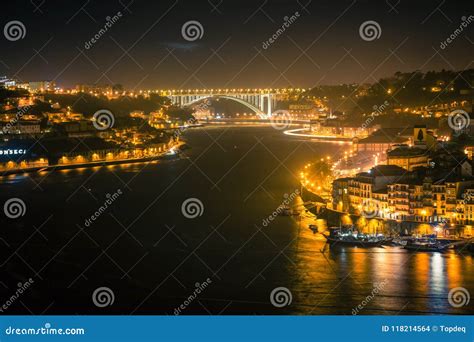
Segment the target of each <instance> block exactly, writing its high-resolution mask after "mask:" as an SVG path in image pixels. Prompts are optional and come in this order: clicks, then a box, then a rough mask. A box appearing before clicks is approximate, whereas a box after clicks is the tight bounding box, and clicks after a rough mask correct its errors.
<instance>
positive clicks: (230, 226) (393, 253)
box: [1, 128, 474, 315]
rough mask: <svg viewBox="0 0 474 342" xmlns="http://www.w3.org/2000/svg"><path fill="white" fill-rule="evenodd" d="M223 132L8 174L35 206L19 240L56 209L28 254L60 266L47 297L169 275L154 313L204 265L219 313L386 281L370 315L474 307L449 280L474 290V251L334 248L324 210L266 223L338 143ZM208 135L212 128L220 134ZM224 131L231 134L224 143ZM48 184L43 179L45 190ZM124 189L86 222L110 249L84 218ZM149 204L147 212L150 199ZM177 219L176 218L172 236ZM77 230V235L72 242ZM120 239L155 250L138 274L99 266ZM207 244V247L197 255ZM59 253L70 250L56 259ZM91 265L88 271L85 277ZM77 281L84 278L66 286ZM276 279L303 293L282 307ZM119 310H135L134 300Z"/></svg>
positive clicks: (357, 296) (137, 290) (298, 304)
mask: <svg viewBox="0 0 474 342" xmlns="http://www.w3.org/2000/svg"><path fill="white" fill-rule="evenodd" d="M222 132H223V129H222V128H219V129H216V128H213V129H209V130H206V131H205V130H196V131H191V130H190V131H189V133H187V134H188V135H189V141H190V145H191V146H192V148H191V149H190V150H187V151H186V157H185V158H183V159H179V160H175V161H174V160H171V161H169V160H163V161H158V162H153V163H149V164H147V163H138V164H124V165H115V166H110V167H94V168H91V169H77V170H63V171H60V172H53V173H51V172H42V173H40V174H30V175H28V176H26V175H16V176H8V177H5V178H3V179H2V185H4V187H3V188H2V193H1V196H2V199H3V200H5V199H6V198H9V197H13V196H15V197H21V198H23V199H25V201H26V204H27V208H28V209H27V215H25V217H24V219H25V221H21V220H18V221H16V222H15V225H11V223H10V222H9V224H10V226H8V227H9V228H11V227H17V225H18V226H20V228H21V229H16V228H15V229H6V230H5V239H6V240H8V242H9V244H10V246H11V250H13V251H14V250H15V247H17V246H16V245H15V243H18V245H20V244H21V242H22V241H24V240H25V239H27V238H28V237H29V236H31V234H32V233H34V230H33V228H32V227H33V226H36V227H39V226H40V225H41V224H42V222H45V221H46V220H47V218H48V217H49V216H50V215H53V216H52V218H51V219H50V220H49V221H47V224H45V225H44V227H42V228H41V232H42V233H43V234H44V235H45V236H46V237H47V238H48V240H47V241H46V240H44V239H43V238H42V237H41V236H36V238H35V239H32V240H31V241H30V242H29V243H28V244H27V246H26V247H27V248H24V250H20V252H19V253H20V254H22V256H23V257H25V256H26V255H28V256H29V259H28V261H29V262H31V263H32V264H33V267H34V268H35V269H41V268H42V267H43V266H44V265H47V267H46V268H45V269H44V270H45V271H44V272H48V277H45V281H44V282H41V283H40V282H38V284H37V285H35V289H36V291H37V292H36V294H38V297H40V298H44V300H45V301H47V300H49V299H50V298H51V293H53V294H54V296H56V295H57V294H60V296H59V295H58V296H57V297H59V299H57V298H55V299H56V302H55V303H56V304H55V306H54V307H53V308H52V310H53V311H51V312H55V311H54V310H55V309H56V308H58V307H60V306H61V305H63V307H65V308H68V307H70V303H69V302H67V301H65V302H61V299H63V298H67V299H70V298H76V297H78V298H80V300H79V299H78V301H79V303H78V305H79V306H78V307H80V305H82V303H85V302H90V293H91V291H90V290H93V289H94V288H96V287H97V286H103V284H104V283H108V282H109V283H110V284H113V285H114V289H116V290H117V293H119V294H120V296H119V297H120V303H124V304H122V305H123V306H124V307H126V308H128V307H134V306H136V305H137V303H140V302H141V301H143V299H144V298H145V297H146V295H147V294H149V292H150V291H151V290H152V289H154V288H155V287H156V286H157V284H160V283H161V282H163V284H164V285H163V287H164V288H160V289H159V291H157V292H156V294H155V295H154V296H152V297H150V299H149V300H148V301H145V304H144V306H145V305H147V307H146V310H147V311H143V312H146V313H159V314H166V313H168V314H169V313H172V310H173V308H174V307H176V306H177V305H179V304H180V303H182V301H183V298H186V297H187V296H188V295H189V288H192V287H193V286H194V284H195V283H196V281H202V278H203V275H205V276H206V277H207V276H213V273H212V272H211V271H210V269H211V270H213V271H215V272H217V276H219V279H218V278H217V277H216V278H215V279H213V285H212V287H210V288H209V290H206V298H202V300H203V304H205V305H206V307H208V308H210V309H211V311H213V312H219V311H220V310H222V308H223V307H224V306H225V305H227V304H228V305H229V306H228V307H227V309H226V310H225V313H233V314H253V313H257V314H261V313H270V314H273V313H275V314H281V313H288V314H345V315H350V314H351V313H352V310H353V308H354V307H357V305H359V304H360V303H362V302H363V300H364V299H366V297H367V296H368V295H370V294H371V292H372V291H373V289H374V287H375V286H377V285H378V284H382V283H383V286H382V287H380V292H379V293H378V294H377V295H376V296H375V297H374V298H373V299H371V300H370V301H368V303H367V304H366V305H365V306H364V308H363V309H362V310H361V311H360V313H359V314H398V313H400V314H418V313H420V314H422V313H453V314H456V313H464V314H465V313H471V314H472V313H473V312H474V311H473V309H472V303H471V305H470V306H466V307H462V308H459V309H454V308H452V307H451V306H450V305H449V304H448V301H447V294H448V292H449V290H450V289H451V288H453V287H457V286H462V287H466V288H467V289H468V290H469V291H470V292H471V294H473V295H474V266H473V260H472V255H471V254H468V253H465V255H459V254H457V253H456V252H454V251H447V252H446V253H443V254H440V253H417V252H408V251H406V250H403V249H401V248H398V247H384V248H370V249H364V248H332V247H330V246H328V245H327V244H326V241H325V239H324V237H323V236H322V235H321V234H313V232H312V231H311V230H310V229H309V228H308V226H309V224H316V225H317V226H318V228H319V230H320V231H323V230H325V229H326V223H325V221H324V220H316V221H315V220H314V218H312V217H310V216H309V215H308V216H304V217H302V218H301V220H299V219H296V218H295V217H283V216H279V217H277V218H275V220H273V221H272V222H271V224H270V225H269V226H268V227H265V228H262V227H261V222H262V220H263V219H264V218H266V217H268V216H269V215H271V213H272V212H273V211H274V210H275V209H276V208H277V207H278V205H280V204H281V203H282V200H283V195H284V194H288V193H291V192H292V191H294V189H297V188H299V184H298V177H297V174H296V173H297V170H299V169H300V167H301V166H302V165H303V164H304V163H306V162H307V161H309V160H310V159H311V158H315V157H317V156H318V154H323V153H324V154H327V153H334V154H335V153H337V152H338V150H337V146H334V144H331V145H330V146H328V145H318V144H314V145H308V144H306V143H304V142H301V141H294V140H289V138H288V137H284V136H282V135H281V132H276V131H275V130H273V129H271V128H266V129H263V128H259V129H231V130H229V131H228V132H227V133H226V134H223V135H222V136H221V133H222ZM209 134H213V136H212V139H211V138H210V137H209ZM256 138H258V140H257V139H256ZM214 139H219V140H218V144H216V143H215V142H214ZM260 139H261V143H258V141H260ZM269 150H270V151H271V153H269ZM204 151H207V152H206V153H204V154H203V152H204ZM249 151H251V152H249ZM321 151H324V152H321ZM186 158H189V160H188V159H186ZM283 160H284V161H285V163H284V166H282V164H281V161H283ZM190 161H192V163H191V162H190ZM203 173H204V174H203ZM30 177H31V178H30ZM211 181H212V182H214V183H218V184H217V186H214V184H213V183H211ZM36 183H40V188H35V184H36ZM124 183H126V184H128V186H129V187H130V189H128V188H127V187H125V185H124ZM170 185H172V186H170ZM117 188H121V189H124V190H125V191H124V194H123V195H122V196H121V197H120V198H119V199H118V200H117V201H116V202H114V204H113V205H112V206H111V207H110V208H108V209H107V212H106V214H104V215H102V216H101V217H100V218H99V219H98V220H97V221H96V222H94V225H93V226H92V227H91V228H90V229H88V230H87V232H88V234H90V236H91V238H93V239H94V240H95V241H96V242H97V243H98V244H99V246H100V247H98V246H97V245H95V244H94V243H93V242H92V241H91V240H90V239H88V237H87V236H85V235H83V234H79V235H78V237H79V238H77V239H75V238H74V236H75V234H78V228H77V224H79V225H83V223H84V219H85V218H86V217H88V216H90V214H92V213H94V212H95V211H96V210H97V208H98V206H99V205H101V204H102V203H103V201H104V198H105V194H107V193H113V192H115V191H116V190H117ZM91 194H93V196H91ZM189 197H197V198H199V199H200V200H201V201H202V202H203V203H204V207H205V210H204V214H203V215H202V216H201V217H199V218H197V219H195V220H189V219H186V218H185V217H183V215H182V212H181V203H183V201H184V200H185V199H186V198H189ZM147 207H149V210H144V208H147ZM108 214H112V215H113V216H114V218H112V217H110V215H108ZM115 218H116V219H117V220H118V222H120V224H122V225H123V226H124V227H127V228H128V232H129V233H130V234H133V237H135V238H136V239H137V240H138V241H139V242H140V244H141V245H140V244H139V243H137V241H135V239H134V238H132V237H131V236H130V234H124V237H122V238H121V239H119V240H117V242H114V240H115V239H116V238H117V236H119V234H121V233H122V232H123V229H122V227H121V225H120V224H119V223H118V222H117V221H116V220H115ZM129 226H130V227H129ZM167 227H174V228H173V233H170V231H169V229H168V228H167ZM258 227H260V228H262V229H261V231H258ZM216 228H217V229H218V230H217V232H215V231H214V230H215V229H216ZM174 234H176V235H174ZM208 236H209V238H208V240H206V241H205V243H203V244H202V245H200V244H201V243H202V241H203V240H204V239H206V238H207V237H208ZM73 238H74V239H73ZM178 238H179V239H178ZM70 239H72V240H71V241H72V242H71V243H70V244H69V245H67V246H66V247H65V248H64V249H62V247H63V246H64V245H65V243H67V242H68V241H69V240H70ZM180 240H182V241H180ZM158 241H161V242H160V243H158V244H157V245H155V244H156V243H157V242H158ZM112 242H114V244H113V248H111V249H110V251H108V254H109V255H110V257H111V258H113V260H114V262H116V263H117V265H120V267H121V268H122V269H125V270H128V269H129V268H130V267H132V266H133V265H134V264H135V263H136V262H137V261H138V260H141V259H140V258H141V257H142V256H143V255H144V254H145V253H148V254H146V257H145V258H144V259H143V260H142V261H139V262H138V265H137V266H136V268H134V270H133V272H132V273H131V276H130V278H128V277H127V276H124V274H123V273H122V272H121V270H120V269H119V268H118V267H117V266H116V265H115V264H111V261H110V259H108V258H106V257H104V258H99V261H98V262H96V263H92V262H93V261H94V260H95V259H96V258H97V257H98V255H100V254H101V252H102V250H103V248H106V247H107V246H108V245H109V244H111V243H112ZM183 242H184V244H183ZM286 246H288V248H286ZM195 248H198V250H197V251H196V253H197V254H198V256H199V258H197V257H193V255H192V253H191V252H192V251H193V250H194V249H195ZM284 248H286V249H284ZM59 250H61V253H59V255H58V257H57V258H55V259H54V260H53V261H51V262H49V260H51V257H52V256H54V255H55V254H56V252H57V251H59ZM4 252H10V249H4ZM190 254H191V257H190V258H189V259H186V262H185V263H184V264H183V266H182V267H179V268H178V271H177V273H176V278H177V279H179V281H180V282H181V283H183V285H185V287H182V286H180V285H179V284H177V283H176V281H175V280H174V279H172V278H171V279H170V276H169V275H170V273H171V272H172V271H173V270H174V269H175V268H176V267H177V266H178V265H179V264H180V263H181V262H182V261H183V260H184V259H185V258H186V257H187V256H188V255H190ZM30 259H34V260H30ZM11 262H12V263H14V264H12V265H9V269H10V270H17V269H19V270H22V269H23V268H24V264H23V262H22V261H21V260H20V259H18V260H17V259H15V258H13V259H11ZM204 263H205V264H204ZM84 269H86V270H87V271H86V272H85V274H84V277H79V278H78V276H79V275H80V274H81V272H82V271H83V270H84ZM29 271H30V270H28V269H27V270H26V274H29ZM13 273H15V272H13ZM42 275H43V274H42ZM10 276H11V277H12V278H13V279H12V281H11V283H12V284H16V283H17V282H18V279H16V278H14V277H15V276H16V274H13V275H10ZM76 278H77V279H78V281H77V282H76V283H74V285H73V286H71V287H70V288H68V286H69V285H70V283H71V282H72V281H73V280H74V279H76ZM214 280H215V281H214ZM2 281H3V280H2ZM9 283H10V282H9ZM278 286H286V287H288V288H289V289H290V290H291V292H292V293H293V303H292V304H291V305H290V306H289V307H286V308H282V309H278V310H277V309H276V308H274V307H273V306H272V305H271V304H270V302H269V300H268V298H269V294H270V292H271V291H272V290H273V289H274V288H275V287H278ZM42 287H43V288H42ZM131 289H133V290H131ZM40 290H42V291H43V292H42V291H40ZM69 291H72V293H73V295H70V293H69ZM54 296H53V297H54ZM211 299H215V300H218V301H221V302H219V303H222V306H218V305H216V307H213V306H212V305H213V303H215V302H212V301H211ZM206 300H207V301H206ZM50 302H51V301H48V302H47V303H44V306H46V305H48V304H49V303H50ZM230 302H232V303H231V304H229V303H230ZM239 303H241V304H239ZM26 304H27V305H28V307H30V305H34V303H26ZM76 304H77V303H76ZM44 306H40V307H44ZM144 309H145V308H144ZM58 310H59V309H58ZM192 310H194V311H191V309H190V311H189V313H206V312H204V311H203V308H202V306H200V305H197V306H196V307H195V308H194V309H192ZM59 312H64V311H59ZM119 312H120V313H125V314H128V313H130V310H127V309H123V311H119Z"/></svg>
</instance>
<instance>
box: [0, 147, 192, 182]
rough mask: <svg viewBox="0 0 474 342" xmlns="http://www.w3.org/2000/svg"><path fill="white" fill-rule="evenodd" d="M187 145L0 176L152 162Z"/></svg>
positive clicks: (5, 173)
mask: <svg viewBox="0 0 474 342" xmlns="http://www.w3.org/2000/svg"><path fill="white" fill-rule="evenodd" d="M186 146H187V145H186V143H184V142H178V143H177V144H176V145H173V146H172V147H170V148H169V149H167V150H166V151H163V152H161V153H158V154H155V155H152V156H147V157H140V158H129V159H119V160H101V161H95V162H85V163H77V164H54V165H48V166H39V167H31V168H22V169H13V170H6V171H3V172H2V174H1V176H0V177H4V176H9V175H15V174H24V173H31V172H44V171H59V170H71V169H79V168H91V167H97V166H107V165H120V164H134V163H143V162H150V161H154V160H159V159H164V158H168V157H172V156H173V155H175V154H176V153H179V150H182V149H183V148H185V147H186ZM170 151H175V152H174V153H170Z"/></svg>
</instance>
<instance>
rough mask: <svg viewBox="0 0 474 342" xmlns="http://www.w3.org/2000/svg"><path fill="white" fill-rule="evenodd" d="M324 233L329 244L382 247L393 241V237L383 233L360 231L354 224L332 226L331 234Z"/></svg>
mask: <svg viewBox="0 0 474 342" xmlns="http://www.w3.org/2000/svg"><path fill="white" fill-rule="evenodd" d="M322 235H323V236H324V237H325V238H326V241H327V242H328V243H329V244H332V245H339V246H354V247H381V246H383V245H387V244H389V243H390V242H391V241H392V239H391V238H387V237H385V236H384V235H382V234H374V235H370V234H361V233H358V232H357V231H355V230H354V229H353V227H352V226H348V227H342V226H341V227H331V228H329V235H327V234H322Z"/></svg>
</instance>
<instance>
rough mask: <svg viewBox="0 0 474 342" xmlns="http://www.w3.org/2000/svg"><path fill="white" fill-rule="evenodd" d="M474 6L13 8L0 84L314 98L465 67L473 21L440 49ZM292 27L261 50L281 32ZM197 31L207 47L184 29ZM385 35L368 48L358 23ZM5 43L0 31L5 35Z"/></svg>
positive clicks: (218, 0)
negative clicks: (196, 26)
mask: <svg viewBox="0 0 474 342" xmlns="http://www.w3.org/2000/svg"><path fill="white" fill-rule="evenodd" d="M473 3H474V1H448V0H447V1H438V0H431V1H415V0H390V1H384V0H373V1H368V0H367V1H352V0H351V1H345V0H344V1H336V0H332V1H316V0H312V1H311V0H299V1H283V0H275V1H272V0H267V1H265V0H254V1H248V0H241V1H232V0H209V1H208V0H194V1H185V0H178V1H176V0H172V1H168V0H155V1H151V0H120V1H117V0H110V1H107V0H106V1H99V0H89V1H84V0H81V1H75V0H73V1H64V0H31V1H30V0H24V1H23V0H16V1H9V2H8V4H5V1H3V3H2V10H1V11H0V18H1V20H0V25H1V28H2V29H3V28H4V26H5V25H6V24H7V23H9V22H10V21H13V20H18V21H20V22H21V23H23V25H24V26H25V29H26V36H25V37H24V38H23V39H19V40H17V41H9V40H7V39H6V38H5V35H0V75H7V76H9V77H13V76H14V77H16V78H18V79H20V80H43V79H54V80H55V81H56V83H57V84H59V85H61V86H66V87H68V86H73V85H74V84H76V83H121V84H123V85H125V86H126V87H129V88H137V89H139V88H170V87H174V88H196V87H197V88H203V87H209V88H218V87H231V88H232V87H239V88H240V87H244V88H248V87H249V88H253V87H286V86H293V87H312V86H314V85H318V84H337V83H350V82H374V81H375V80H376V79H378V78H380V77H383V76H387V75H391V74H393V73H394V72H396V71H413V70H416V69H420V70H424V71H426V70H433V69H434V70H440V69H443V68H444V69H455V70H462V69H467V68H472V67H473V58H472V57H473V51H474V49H473V43H474V21H473V22H472V23H471V24H469V25H468V26H467V28H464V31H463V32H462V33H461V34H460V35H458V36H457V37H456V39H455V40H454V42H452V43H451V44H449V45H448V46H447V47H446V48H445V49H441V48H440V44H441V42H443V41H445V40H446V38H448V37H449V36H450V35H451V34H452V33H453V32H454V31H455V30H456V28H459V26H460V24H461V22H462V20H463V19H462V17H463V16H464V17H469V16H470V15H474V11H473V9H474V6H473ZM118 11H120V12H121V13H122V17H121V18H120V19H119V20H118V21H117V22H116V23H115V24H114V25H113V26H112V27H111V28H110V29H109V30H108V31H107V32H106V33H105V34H104V35H102V36H101V37H100V39H99V40H98V42H97V43H95V44H94V45H93V46H92V47H91V48H90V49H85V47H84V45H85V43H86V42H87V41H89V40H90V39H91V38H92V37H93V36H94V35H95V34H96V33H97V32H98V31H99V30H100V29H101V28H103V27H104V25H105V23H106V17H107V16H113V15H115V14H116V13H117V12H118ZM295 12H298V13H299V14H300V16H299V17H298V18H297V19H296V21H295V22H294V23H293V24H291V25H290V27H289V28H287V29H286V31H285V32H284V33H283V34H282V35H280V36H279V37H278V39H277V40H276V42H275V43H273V44H271V45H270V46H269V47H268V48H267V49H263V48H262V45H263V42H264V41H266V40H268V38H269V37H271V36H272V35H273V34H274V33H275V32H276V31H277V30H278V28H279V27H281V26H282V25H283V23H284V21H285V20H284V17H285V16H291V15H293V14H294V13H295ZM190 20H197V21H199V22H200V23H201V24H202V26H203V28H204V32H203V36H202V38H201V39H198V40H196V41H194V42H188V41H186V40H185V39H184V38H183V36H182V34H181V28H182V26H183V24H184V23H186V22H187V21H190ZM369 20H373V21H376V22H377V23H378V24H379V25H380V28H381V35H380V37H379V38H378V39H376V40H373V41H365V40H363V39H362V38H361V36H360V35H359V27H360V25H361V24H362V23H363V22H366V21H369ZM2 31H3V30H2Z"/></svg>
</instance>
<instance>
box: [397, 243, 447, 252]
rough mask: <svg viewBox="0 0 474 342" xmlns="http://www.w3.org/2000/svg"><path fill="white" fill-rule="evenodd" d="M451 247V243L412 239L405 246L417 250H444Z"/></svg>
mask: <svg viewBox="0 0 474 342" xmlns="http://www.w3.org/2000/svg"><path fill="white" fill-rule="evenodd" d="M449 247H450V245H449V244H443V243H441V242H439V241H412V242H408V243H407V244H406V245H405V246H404V247H403V248H404V249H407V250H409V251H415V252H444V251H445V250H447V249H448V248H449Z"/></svg>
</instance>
